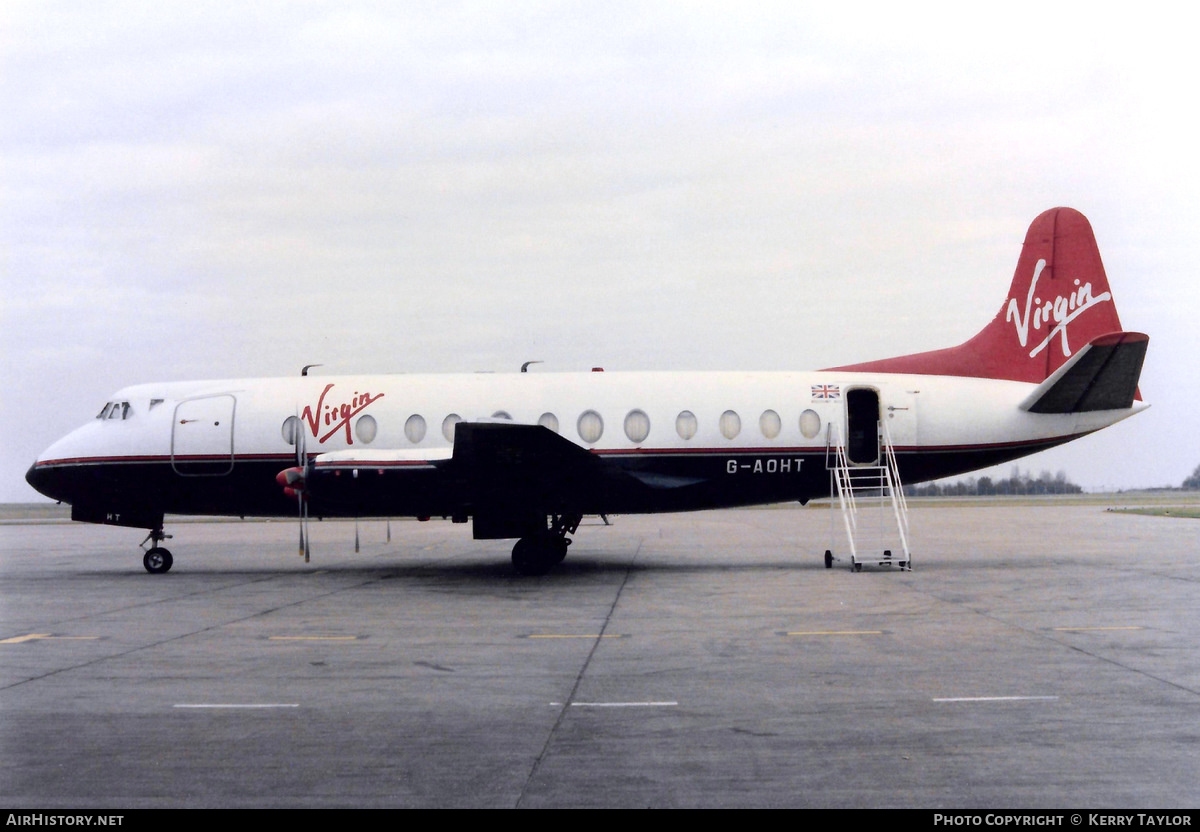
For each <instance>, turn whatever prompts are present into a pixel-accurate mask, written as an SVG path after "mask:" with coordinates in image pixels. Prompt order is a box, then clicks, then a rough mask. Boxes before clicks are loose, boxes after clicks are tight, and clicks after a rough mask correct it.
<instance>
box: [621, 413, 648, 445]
mask: <svg viewBox="0 0 1200 832" xmlns="http://www.w3.org/2000/svg"><path fill="white" fill-rule="evenodd" d="M625 435H626V436H628V437H629V441H630V442H635V443H638V444H641V443H642V442H645V441H646V437H647V436H649V435H650V417H649V416H647V415H646V413H645V411H642V410H631V411H629V413H628V414H627V415H626V416H625Z"/></svg>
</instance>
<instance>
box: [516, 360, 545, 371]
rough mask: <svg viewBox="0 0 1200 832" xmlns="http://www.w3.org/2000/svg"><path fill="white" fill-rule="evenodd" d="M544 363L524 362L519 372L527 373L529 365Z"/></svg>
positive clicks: (543, 362)
mask: <svg viewBox="0 0 1200 832" xmlns="http://www.w3.org/2000/svg"><path fill="white" fill-rule="evenodd" d="M545 363H546V362H545V361H526V362H525V363H524V364H522V365H521V372H522V373H528V372H529V365H530V364H545Z"/></svg>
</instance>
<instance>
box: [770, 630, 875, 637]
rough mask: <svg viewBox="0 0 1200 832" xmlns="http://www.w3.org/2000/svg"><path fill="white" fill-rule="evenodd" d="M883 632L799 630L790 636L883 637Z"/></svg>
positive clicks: (789, 634)
mask: <svg viewBox="0 0 1200 832" xmlns="http://www.w3.org/2000/svg"><path fill="white" fill-rule="evenodd" d="M883 634H884V632H883V630H798V631H796V632H791V633H784V635H788V636H881V635H883Z"/></svg>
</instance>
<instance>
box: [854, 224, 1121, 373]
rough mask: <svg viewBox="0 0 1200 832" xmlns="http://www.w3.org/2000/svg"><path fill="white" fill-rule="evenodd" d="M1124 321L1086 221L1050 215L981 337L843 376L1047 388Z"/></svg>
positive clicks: (1029, 241) (1029, 239)
mask: <svg viewBox="0 0 1200 832" xmlns="http://www.w3.org/2000/svg"><path fill="white" fill-rule="evenodd" d="M1120 330H1121V321H1120V320H1119V319H1118V318H1117V307H1116V305H1115V304H1114V302H1113V299H1112V292H1111V291H1110V290H1109V288H1108V277H1107V276H1105V274H1104V265H1103V264H1102V263H1101V262H1100V251H1099V249H1098V248H1097V247H1096V238H1095V235H1093V234H1092V226H1091V224H1090V223H1089V222H1088V221H1087V217H1085V216H1084V215H1083V214H1081V213H1079V212H1078V211H1076V210H1074V209H1071V208H1051V209H1050V210H1049V211H1046V212H1045V213H1043V214H1041V215H1039V216H1038V217H1037V219H1035V220H1034V221H1033V223H1032V224H1031V225H1030V226H1029V231H1028V232H1027V233H1026V234H1025V245H1024V247H1023V248H1022V249H1021V258H1020V259H1019V260H1018V261H1017V271H1016V274H1014V275H1013V281H1012V286H1011V287H1010V288H1009V290H1008V297H1007V298H1006V299H1005V301H1004V305H1003V306H1001V307H1000V311H999V312H997V313H996V317H994V318H992V321H991V323H989V324H988V325H987V326H985V327H984V328H983V329H982V330H981V331H980V332H979V334H978V335H976V336H975V337H974V338H972V339H971V340H970V341H967V342H966V343H965V344H960V345H959V346H957V347H952V348H950V349H944V350H934V351H933V352H923V353H917V354H915V355H905V356H900V357H898V358H885V359H883V360H882V361H869V362H867V363H865V364H855V365H853V366H848V367H834V368H832V369H836V370H856V371H861V372H875V373H915V374H919V375H947V376H971V377H976V378H998V379H1009V380H1012V381H1029V382H1034V383H1040V382H1042V381H1044V380H1045V379H1046V378H1047V377H1049V376H1050V374H1051V373H1053V372H1054V371H1055V370H1057V369H1058V368H1059V367H1060V366H1062V364H1063V363H1064V362H1065V361H1066V360H1067V359H1068V358H1070V357H1071V355H1072V354H1073V353H1074V352H1075V351H1076V350H1078V349H1080V348H1082V347H1083V346H1084V345H1086V344H1087V343H1088V342H1089V341H1091V340H1092V339H1094V338H1096V337H1097V336H1100V335H1105V334H1107V333H1110V332H1119V331H1120Z"/></svg>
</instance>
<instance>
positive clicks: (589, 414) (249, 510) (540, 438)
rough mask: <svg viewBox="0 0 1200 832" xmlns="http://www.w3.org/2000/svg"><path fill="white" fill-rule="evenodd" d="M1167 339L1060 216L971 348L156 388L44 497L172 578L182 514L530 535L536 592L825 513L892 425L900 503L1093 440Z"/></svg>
mask: <svg viewBox="0 0 1200 832" xmlns="http://www.w3.org/2000/svg"><path fill="white" fill-rule="evenodd" d="M1148 342H1149V338H1148V336H1146V335H1145V334H1143V333H1138V332H1127V331H1125V330H1123V329H1122V327H1121V323H1120V321H1119V319H1118V317H1117V310H1116V305H1115V302H1114V301H1113V296H1112V292H1111V290H1110V288H1109V284H1108V278H1107V276H1106V275H1105V272H1104V266H1103V264H1102V263H1101V260H1100V253H1099V250H1098V248H1097V246H1096V241H1095V237H1094V235H1093V232H1092V228H1091V225H1090V223H1089V222H1088V220H1087V219H1086V218H1085V217H1084V216H1083V215H1082V214H1081V213H1079V212H1077V211H1075V210H1073V209H1070V208H1054V209H1051V210H1049V211H1046V212H1044V213H1042V214H1041V215H1039V216H1038V217H1037V218H1036V219H1034V221H1033V223H1032V224H1031V225H1030V226H1029V230H1028V233H1027V234H1026V236H1025V241H1024V245H1023V247H1022V250H1021V254H1020V257H1019V259H1018V261H1017V267H1016V272H1015V274H1014V276H1013V280H1012V285H1011V287H1010V288H1009V291H1008V295H1007V297H1006V298H1005V300H1004V302H1003V303H1002V304H1001V307H1000V310H999V311H998V312H997V313H996V315H995V317H993V318H992V319H991V321H990V322H988V324H987V325H986V326H985V327H984V328H983V329H982V330H980V332H979V333H978V334H977V335H975V336H974V337H973V338H971V339H970V340H968V341H966V342H965V343H963V344H960V345H959V346H957V347H952V348H949V349H941V350H934V351H931V352H922V353H917V354H913V355H904V356H899V357H895V358H887V359H883V360H878V361H868V362H865V363H860V364H851V365H846V366H840V367H832V368H828V369H824V370H819V371H813V372H679V373H676V372H631V373H614V372H603V371H602V370H601V369H600V368H596V370H593V371H592V372H584V373H529V372H524V370H527V369H528V365H526V366H525V367H523V368H522V370H523V372H520V373H510V374H452V375H360V376H329V377H322V376H310V375H308V374H307V370H308V368H307V367H306V368H305V371H304V373H303V374H302V375H301V376H295V377H291V378H271V379H234V380H219V381H193V382H169V383H162V384H139V385H136V386H132V387H126V388H124V389H122V390H119V391H118V392H117V393H115V394H113V396H112V398H111V399H110V400H109V401H108V402H106V403H105V404H104V406H103V407H102V408H101V410H100V412H99V414H98V415H97V416H96V417H95V418H94V419H93V420H91V421H90V422H88V423H87V424H85V425H83V426H82V427H80V428H78V429H77V430H75V431H73V432H72V433H70V434H68V435H67V436H65V437H63V438H62V439H60V440H59V441H57V442H55V443H54V444H53V445H51V446H50V447H49V448H48V449H46V451H44V452H43V453H42V454H41V455H40V456H39V457H38V458H37V460H36V461H35V462H34V463H33V465H32V466H31V467H30V469H29V471H28V473H27V474H26V479H27V480H28V482H29V483H30V485H32V486H33V487H34V488H35V489H37V490H38V491H39V492H41V493H42V494H44V495H46V496H48V497H51V498H53V499H55V500H58V501H60V502H66V503H70V504H71V517H72V519H73V520H79V521H84V522H90V523H104V524H110V525H118V526H128V527H134V528H144V529H147V530H148V531H149V534H148V536H147V540H149V541H150V542H151V548H150V549H149V550H148V551H146V552H145V554H144V557H143V565H144V567H145V568H146V569H147V570H148V571H149V572H152V573H164V572H166V571H168V570H169V569H170V568H171V565H172V563H173V558H172V556H171V553H170V552H169V551H168V550H167V549H165V548H164V547H162V546H161V545H160V544H161V543H162V541H163V540H164V539H165V538H166V537H167V535H166V534H164V532H163V518H164V515H165V514H168V513H169V514H179V515H186V514H204V515H229V516H243V517H244V516H259V517H291V516H298V515H303V516H305V517H307V516H308V514H309V513H311V514H313V515H316V516H318V517H344V518H357V517H417V518H421V519H427V518H430V517H442V518H450V519H452V520H453V521H454V522H456V523H466V522H468V521H469V522H471V523H472V530H473V534H474V537H475V538H476V539H513V538H515V539H516V541H517V542H516V544H515V546H514V547H513V550H512V561H513V566H514V567H515V569H516V571H517V572H518V573H520V574H525V575H540V574H544V573H546V572H548V571H549V570H550V569H552V568H553V567H554V566H555V565H556V564H557V563H559V562H560V561H562V559H563V558H564V557H565V555H566V553H567V547H568V545H569V543H570V540H569V538H568V536H569V535H571V534H574V533H575V531H576V529H577V527H578V525H579V523H580V521H581V519H582V518H583V516H585V515H588V516H591V515H601V516H611V515H615V514H636V513H656V512H676V511H694V510H701V509H714V508H726V507H738V506H750V505H758V504H768V503H779V502H790V501H792V500H798V501H799V502H801V503H807V502H808V501H809V500H811V499H814V498H820V497H829V496H830V491H831V485H830V482H831V478H830V474H829V469H828V459H829V455H828V450H829V446H830V444H831V443H835V444H836V443H841V444H842V446H843V447H844V449H845V451H846V456H847V458H848V461H849V464H851V465H874V464H876V462H877V460H878V459H879V457H880V453H881V451H880V434H881V433H882V432H883V431H882V428H886V432H887V435H888V436H889V437H890V439H891V445H892V448H893V450H894V455H895V460H896V465H897V467H898V470H899V473H900V476H901V478H902V479H903V481H904V482H920V481H923V480H930V479H937V478H941V477H946V476H951V475H956V474H961V473H964V472H968V471H972V470H976V469H979V468H984V467H988V466H991V465H996V464H998V463H1002V462H1006V461H1009V460H1012V459H1016V458H1018V457H1021V456H1025V455H1027V454H1031V453H1035V452H1038V451H1042V450H1045V449H1047V448H1051V447H1054V446H1055V445H1060V444H1062V443H1064V442H1069V441H1071V440H1073V439H1077V438H1079V437H1081V436H1084V435H1086V434H1089V433H1091V432H1093V431H1096V430H1099V429H1101V428H1104V427H1107V426H1109V425H1112V424H1114V423H1116V422H1119V421H1121V420H1123V419H1125V418H1127V417H1129V416H1131V415H1133V414H1134V413H1137V412H1139V411H1141V410H1142V409H1144V408H1145V407H1147V406H1148V405H1146V404H1145V403H1144V402H1142V400H1141V394H1140V391H1139V389H1138V379H1139V377H1140V374H1141V369H1142V363H1143V360H1144V358H1145V354H1146V347H1147V344H1148ZM301 535H302V539H303V532H301ZM144 543H145V541H143V544H144ZM143 548H144V546H143ZM828 565H829V558H828V554H827V557H826V566H828Z"/></svg>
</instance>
